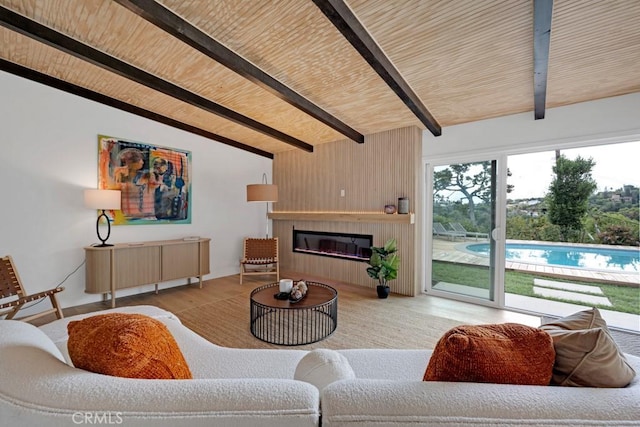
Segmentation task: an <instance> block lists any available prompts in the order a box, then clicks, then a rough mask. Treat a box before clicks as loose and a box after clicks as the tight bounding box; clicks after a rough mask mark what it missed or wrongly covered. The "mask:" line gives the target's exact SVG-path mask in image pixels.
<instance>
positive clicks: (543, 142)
mask: <svg viewBox="0 0 640 427" xmlns="http://www.w3.org/2000/svg"><path fill="white" fill-rule="evenodd" d="M531 102H532V103H533V100H531ZM545 116H546V117H545V118H544V119H542V120H534V119H533V111H530V112H527V113H522V114H515V115H512V116H506V117H498V118H495V119H489V120H481V121H478V122H473V123H465V124H461V125H456V126H450V127H446V128H444V129H443V131H442V135H441V136H439V137H434V136H433V135H432V134H431V133H429V132H428V131H425V132H423V146H422V155H423V157H424V158H425V159H427V160H428V159H433V158H437V157H449V156H451V155H455V154H463V155H476V154H483V153H488V154H495V153H505V154H518V153H524V152H528V151H531V150H532V149H534V150H538V151H541V150H546V149H555V148H570V147H571V146H574V147H575V146H580V145H597V144H606V143H615V142H628V141H635V140H638V139H640V93H634V94H630V95H623V96H617V97H613V98H606V99H601V100H598V101H590V102H583V103H580V104H574V105H568V106H564V107H558V108H550V109H547V111H546V115H545ZM613 149H615V146H614V147H613ZM461 161H464V160H461Z"/></svg>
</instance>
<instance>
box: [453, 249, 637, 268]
mask: <svg viewBox="0 0 640 427" xmlns="http://www.w3.org/2000/svg"><path fill="white" fill-rule="evenodd" d="M465 249H466V250H468V251H470V252H473V253H474V254H478V255H484V256H489V244H488V243H474V244H469V245H467V246H466V248H465ZM506 258H507V260H509V261H515V262H523V263H529V264H544V265H555V266H559V267H571V268H590V269H596V270H609V271H626V272H636V271H640V249H637V250H634V249H616V248H603V247H601V246H597V247H587V246H571V245H564V244H561V245H545V244H535V243H508V242H507V245H506Z"/></svg>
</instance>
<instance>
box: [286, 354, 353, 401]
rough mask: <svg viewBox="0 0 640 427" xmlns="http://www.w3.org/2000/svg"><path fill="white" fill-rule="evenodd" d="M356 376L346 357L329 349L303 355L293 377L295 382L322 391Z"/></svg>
mask: <svg viewBox="0 0 640 427" xmlns="http://www.w3.org/2000/svg"><path fill="white" fill-rule="evenodd" d="M355 377H356V374H355V373H354V372H353V369H352V368H351V365H350V364H349V361H348V360H347V358H346V357H344V356H343V355H342V354H340V353H338V352H336V351H334V350H329V349H317V350H313V351H310V352H309V353H308V354H307V355H305V356H304V357H303V358H302V359H301V360H300V362H298V366H297V367H296V372H295V374H294V376H293V378H294V379H295V380H298V381H305V382H308V383H310V384H313V385H314V386H316V387H317V388H318V390H320V391H322V389H323V388H325V387H326V386H328V385H329V384H331V383H333V382H335V381H340V380H348V379H354V378H355Z"/></svg>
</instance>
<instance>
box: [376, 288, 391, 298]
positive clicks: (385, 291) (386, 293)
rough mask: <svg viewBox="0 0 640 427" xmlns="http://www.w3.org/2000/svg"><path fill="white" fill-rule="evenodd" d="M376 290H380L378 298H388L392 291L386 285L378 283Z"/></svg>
mask: <svg viewBox="0 0 640 427" xmlns="http://www.w3.org/2000/svg"><path fill="white" fill-rule="evenodd" d="M376 292H378V298H382V299H384V298H386V297H388V296H389V292H391V288H389V286H386V285H378V286H376Z"/></svg>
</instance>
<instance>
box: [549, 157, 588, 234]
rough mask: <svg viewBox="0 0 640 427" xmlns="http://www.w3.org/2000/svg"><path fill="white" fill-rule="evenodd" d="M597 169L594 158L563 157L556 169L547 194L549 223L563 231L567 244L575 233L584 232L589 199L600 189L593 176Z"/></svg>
mask: <svg viewBox="0 0 640 427" xmlns="http://www.w3.org/2000/svg"><path fill="white" fill-rule="evenodd" d="M594 166H595V162H594V161H593V159H592V158H589V159H583V158H582V157H580V156H578V157H576V159H575V160H570V159H568V158H566V157H565V156H564V155H560V156H559V157H558V158H557V160H556V164H555V166H554V167H553V172H554V173H555V175H556V176H555V178H554V179H553V181H551V184H550V185H549V194H547V204H548V206H549V212H548V215H549V221H551V223H552V224H555V225H557V226H559V227H560V232H561V234H562V238H563V240H564V241H567V240H568V238H569V236H570V235H571V233H572V232H575V231H581V230H582V220H583V218H584V217H585V215H586V213H587V210H588V208H589V204H588V200H589V196H591V194H592V193H593V192H594V191H595V190H596V188H597V185H596V182H595V180H594V179H593V178H592V176H591V170H592V169H593V167H594Z"/></svg>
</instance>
